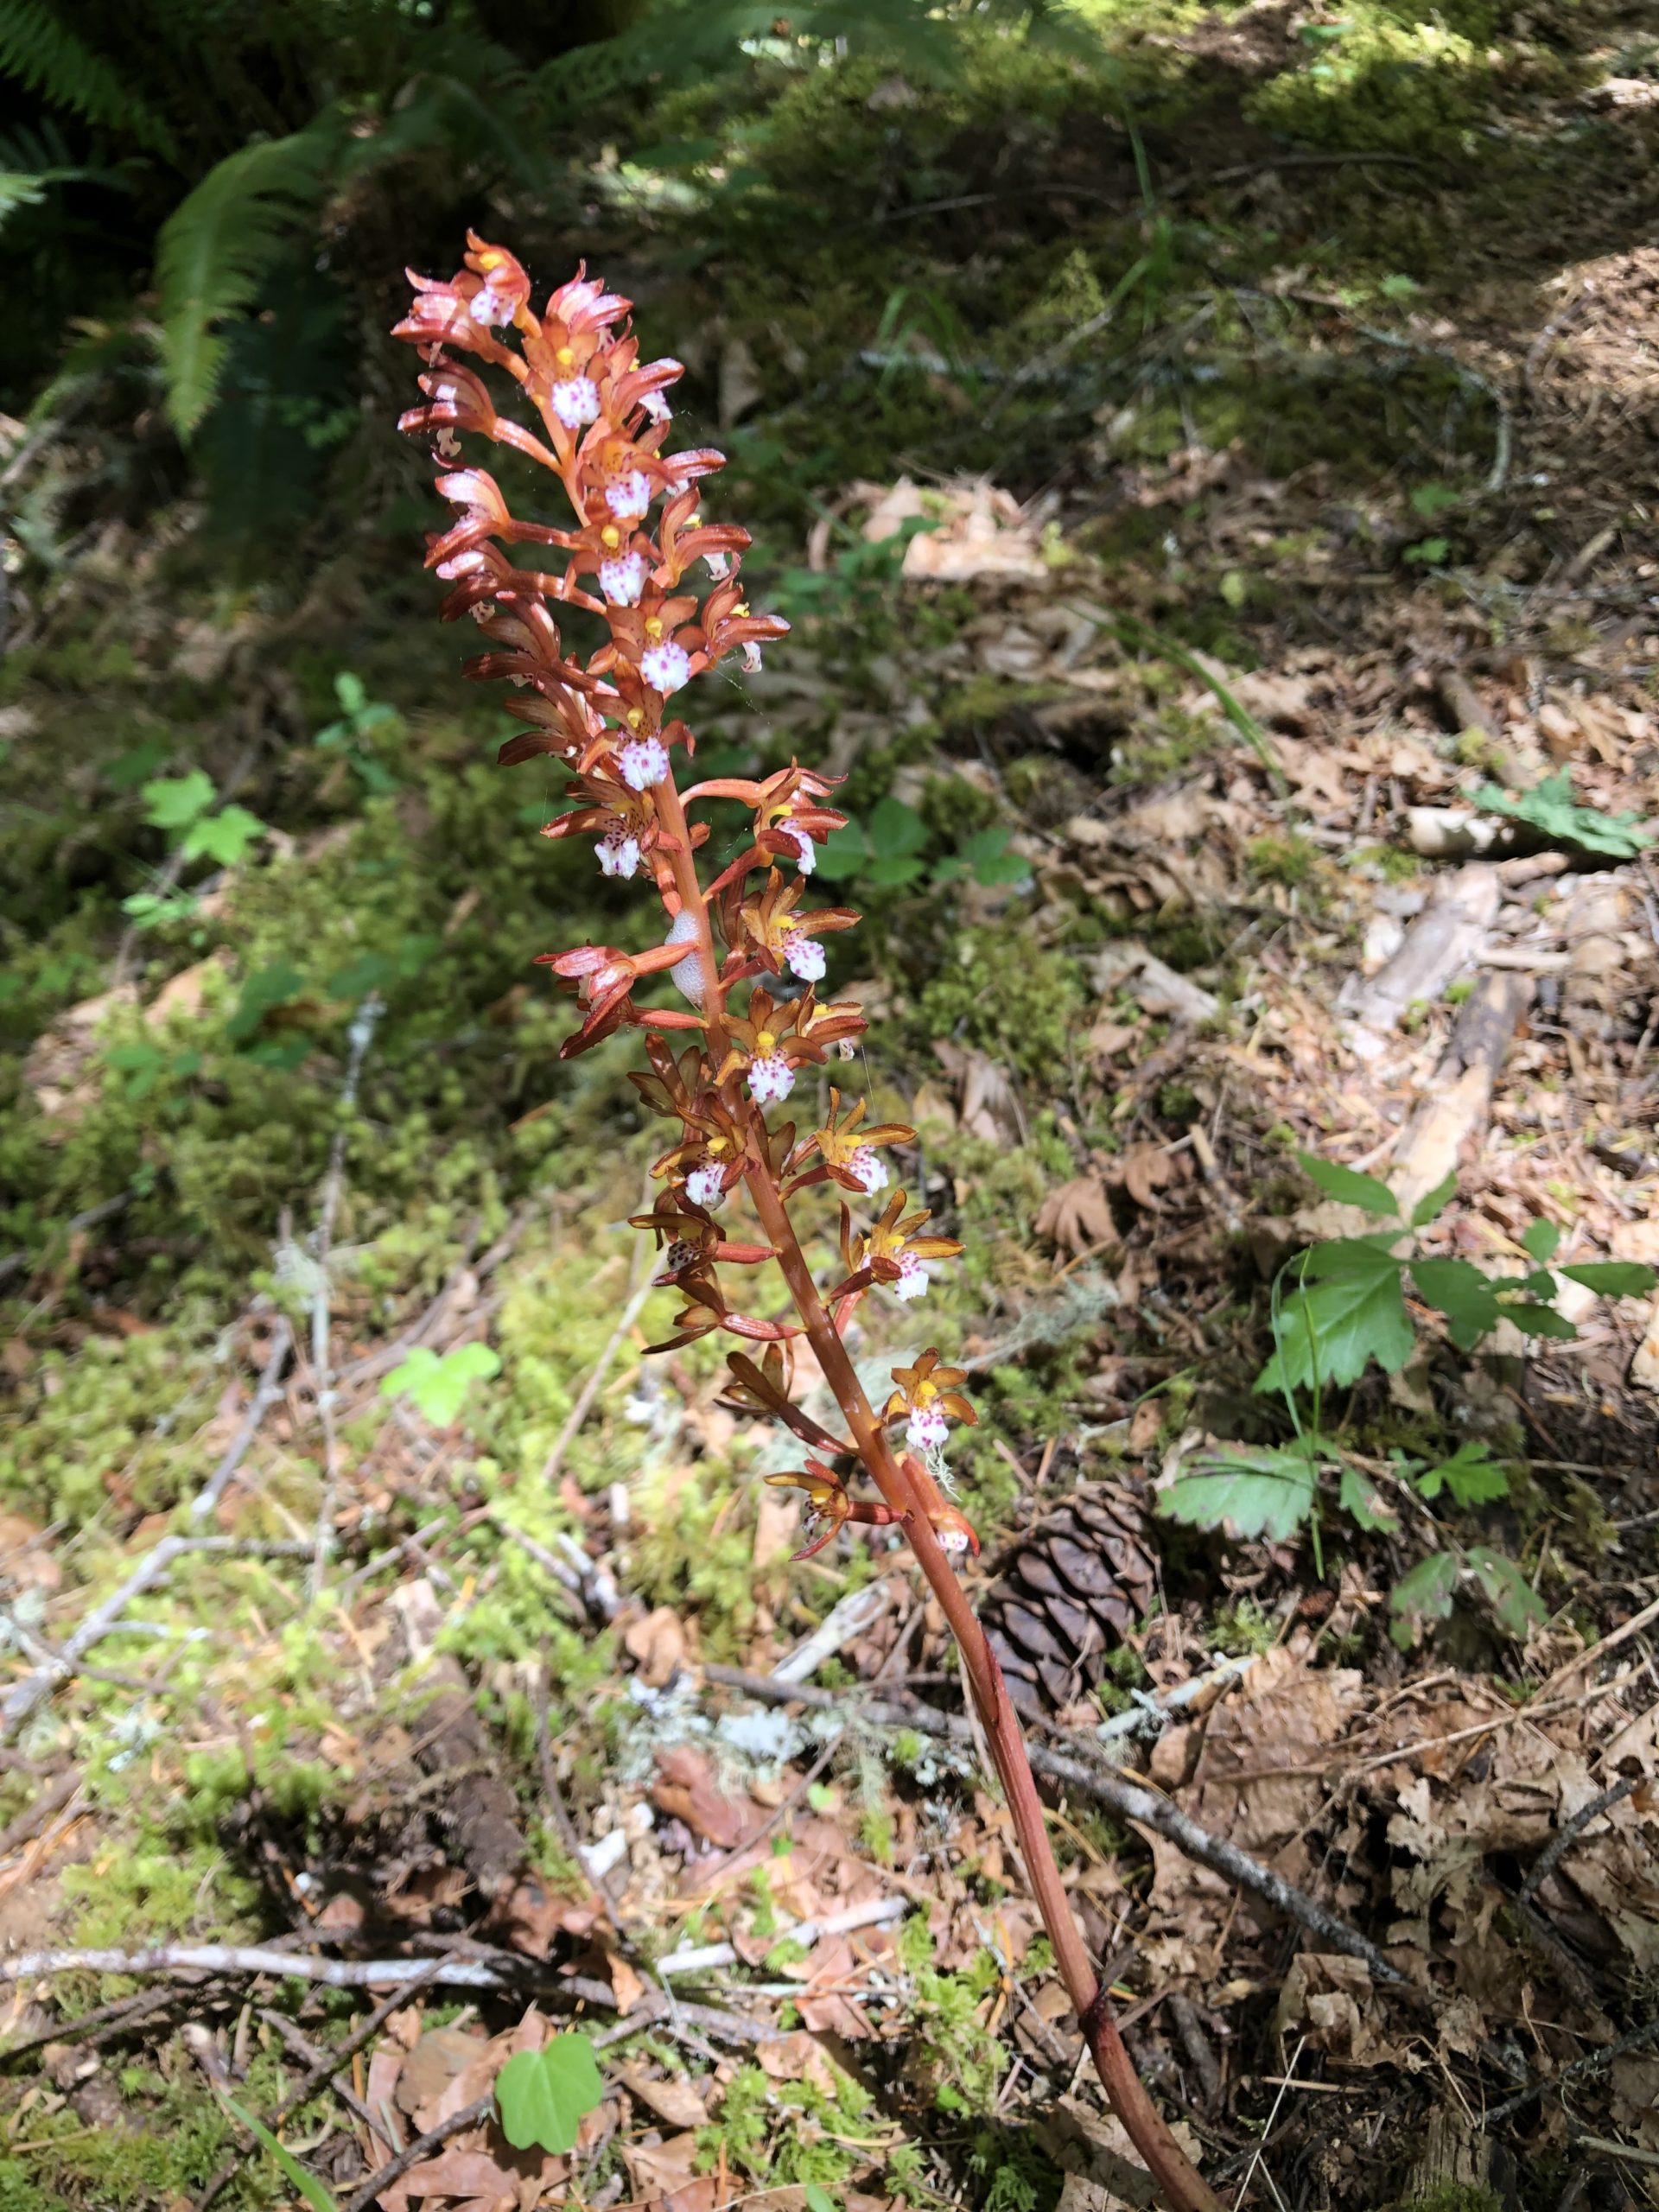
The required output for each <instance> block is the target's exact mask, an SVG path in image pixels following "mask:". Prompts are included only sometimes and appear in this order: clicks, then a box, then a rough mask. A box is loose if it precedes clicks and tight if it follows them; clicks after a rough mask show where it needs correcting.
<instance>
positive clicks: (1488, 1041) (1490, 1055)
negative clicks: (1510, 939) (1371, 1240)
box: [1389, 969, 1533, 1220]
mask: <svg viewBox="0 0 1659 2212" xmlns="http://www.w3.org/2000/svg"><path fill="white" fill-rule="evenodd" d="M1532 990H1533V979H1532V977H1531V976H1529V975H1516V974H1513V973H1511V972H1510V971H1509V970H1507V969H1487V970H1486V971H1485V972H1484V973H1483V975H1482V976H1481V978H1480V981H1479V982H1478V983H1477V984H1476V985H1475V988H1474V989H1473V990H1472V991H1471V994H1470V995H1469V997H1468V998H1467V999H1466V1000H1465V1002H1464V1004H1463V1006H1462V1007H1461V1008H1460V1010H1459V1014H1458V1019H1457V1023H1456V1026H1455V1027H1454V1028H1453V1029H1452V1038H1451V1042H1450V1043H1449V1044H1448V1045H1447V1046H1446V1051H1445V1052H1444V1053H1443V1054H1442V1056H1441V1058H1440V1065H1438V1066H1437V1067H1436V1069H1435V1071H1434V1074H1433V1079H1432V1081H1431V1082H1430V1084H1429V1087H1428V1091H1427V1096H1426V1097H1425V1098H1424V1100H1423V1102H1422V1103H1421V1105H1420V1106H1419V1107H1418V1108H1417V1109H1416V1111H1415V1112H1414V1114H1413V1116H1412V1117H1411V1119H1410V1121H1409V1122H1408V1123H1407V1124H1406V1129H1405V1134H1404V1135H1403V1136H1402V1138H1401V1140H1400V1143H1399V1145H1398V1147H1396V1149H1395V1155H1394V1159H1393V1160H1392V1162H1391V1163H1390V1166H1389V1189H1390V1190H1391V1191H1392V1192H1394V1195H1395V1200H1396V1202H1397V1204H1398V1205H1399V1208H1400V1213H1401V1217H1402V1219H1403V1220H1409V1219H1410V1218H1411V1211H1412V1209H1413V1207H1414V1205H1416V1204H1417V1202H1418V1200H1419V1199H1420V1198H1426V1197H1427V1195H1428V1193H1429V1192H1431V1191H1433V1190H1436V1189H1438V1188H1439V1186H1440V1184H1441V1183H1443V1182H1444V1181H1445V1180H1446V1177H1447V1176H1448V1175H1449V1174H1450V1173H1452V1170H1453V1169H1454V1168H1455V1167H1457V1166H1459V1162H1460V1160H1461V1157H1462V1154H1463V1152H1464V1148H1465V1146H1466V1145H1469V1144H1470V1143H1471V1141H1476V1140H1478V1138H1479V1136H1480V1134H1481V1132H1482V1131H1483V1130H1484V1128H1485V1127H1486V1122H1487V1117H1488V1116H1490V1114H1491V1110H1492V1091H1493V1089H1494V1086H1495V1085H1496V1084H1497V1074H1498V1070H1499V1069H1500V1068H1501V1067H1502V1066H1503V1062H1504V1060H1505V1059H1506V1058H1508V1056H1509V1050H1510V1045H1511V1044H1512V1043H1513V1041H1514V1039H1515V1033H1516V1027H1517V1025H1518V1024H1519V1022H1520V1020H1521V1017H1522V1014H1524V1013H1525V1012H1526V1010H1527V1008H1528V1007H1529V1006H1530V1005H1531V1003H1532Z"/></svg>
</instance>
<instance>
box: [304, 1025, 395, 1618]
mask: <svg viewBox="0 0 1659 2212" xmlns="http://www.w3.org/2000/svg"><path fill="white" fill-rule="evenodd" d="M384 1013H385V1005H384V1004H383V1002H382V1001H380V1000H379V999H378V998H377V997H376V996H375V995H374V994H373V992H371V993H370V994H369V995H368V997H367V998H365V1000H364V1001H363V1003H362V1004H361V1006H359V1007H358V1009H357V1013H356V1014H355V1015H354V1016H353V1020H352V1026H351V1028H350V1030H349V1031H348V1032H347V1033H346V1034H347V1039H348V1041H349V1045H350V1056H349V1058H347V1060H346V1080H345V1083H344V1084H342V1086H341V1088H340V1126H339V1128H337V1129H336V1130H335V1131H334V1142H333V1144H332V1145H330V1147H329V1148H328V1173H327V1177H326V1178H325V1179H324V1183H323V1191H322V1205H321V1210H320V1211H319V1213H318V1217H317V1234H316V1238H315V1244H316V1249H315V1254H314V1255H313V1258H314V1262H315V1267H316V1271H317V1274H316V1281H315V1285H314V1286H313V1288H312V1294H311V1388H312V1391H313V1393H314V1395H315V1402H316V1408H317V1419H318V1421H319V1422H320V1423H321V1427H322V1496H321V1499H320V1500H319V1502H318V1505H317V1531H316V1537H315V1543H314V1546H313V1549H312V1556H311V1596H312V1599H313V1600H314V1601H315V1599H318V1598H320V1597H321V1595H322V1585H323V1580H324V1577H325V1575H326V1574H327V1567H328V1554H329V1552H330V1550H331V1549H332V1548H333V1545H334V1500H335V1497H336V1496H337V1495H338V1492H339V1489H340V1440H339V1437H338V1435H337V1434H336V1433H335V1424H334V1377H333V1373H332V1370H331V1367H330V1361H331V1358H332V1353H331V1351H330V1345H329V1332H330V1314H329V1308H328V1255H329V1251H330V1249H331V1248H332V1246H333V1244H334V1216H335V1215H336V1214H337V1213H338V1212H339V1211H340V1193H341V1192H342V1191H343V1190H344V1188H345V1185H346V1120H347V1116H349V1115H350V1114H351V1113H352V1112H353V1110H354V1109H355V1108H356V1105H357V1086H358V1084H359V1081H360V1079H361V1077H362V1074H363V1062H364V1060H365V1058H366V1057H367V1055H368V1050H369V1047H370V1046H371V1045H372V1043H373V1042H374V1033H375V1029H376V1027H377V1026H378V1022H379V1020H380V1017H381V1015H382V1014H384Z"/></svg>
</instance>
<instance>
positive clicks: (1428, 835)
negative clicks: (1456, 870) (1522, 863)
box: [1406, 806, 1519, 861]
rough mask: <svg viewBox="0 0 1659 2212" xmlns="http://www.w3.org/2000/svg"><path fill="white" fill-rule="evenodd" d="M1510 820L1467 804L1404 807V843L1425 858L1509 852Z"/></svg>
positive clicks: (1513, 846)
mask: <svg viewBox="0 0 1659 2212" xmlns="http://www.w3.org/2000/svg"><path fill="white" fill-rule="evenodd" d="M1406 842H1407V844H1408V845H1409V846H1410V848H1411V849H1412V851H1413V852H1414V853H1416V854H1418V855H1420V856H1421V858H1422V859H1424V860H1426V861H1454V860H1462V859H1463V858H1465V855H1468V854H1471V853H1513V852H1514V851H1515V849H1516V844H1517V842H1519V840H1518V839H1517V838H1516V825H1515V823H1513V822H1512V821H1510V820H1508V819H1506V818H1505V817H1503V816H1502V815H1497V814H1477V813H1476V812H1475V811H1474V810H1473V808H1472V807H1467V806H1408V808H1407V809H1406Z"/></svg>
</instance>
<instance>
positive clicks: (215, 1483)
mask: <svg viewBox="0 0 1659 2212" xmlns="http://www.w3.org/2000/svg"><path fill="white" fill-rule="evenodd" d="M293 1349H294V1332H293V1329H292V1328H291V1327H290V1326H289V1319H288V1316H287V1314H286V1313H279V1314H278V1315H277V1322H276V1326H275V1327H274V1329H273V1330H272V1332H271V1338H270V1351H268V1352H267V1353H266V1354H265V1363H264V1368H263V1369H262V1370H261V1371H260V1376H259V1387H258V1389H257V1390H256V1391H255V1392H254V1394H253V1402H252V1403H251V1405H250V1406H249V1408H248V1410H247V1411H246V1413H245V1414H243V1416H242V1423H241V1426H240V1427H239V1428H238V1430H237V1432H236V1434H235V1435H234V1436H233V1437H232V1439H231V1440H230V1442H229V1443H228V1444H227V1445H226V1447H225V1456H224V1458H223V1459H221V1460H220V1461H219V1465H217V1466H216V1467H215V1468H214V1469H213V1473H212V1474H211V1475H210V1476H209V1477H208V1478H207V1482H206V1483H205V1484H204V1485H203V1486H202V1488H201V1489H200V1491H197V1493H196V1495H195V1497H193V1498H192V1499H191V1501H190V1518H191V1519H192V1520H193V1521H205V1520H206V1519H207V1516H208V1515H209V1514H210V1513H211V1512H212V1511H213V1508H214V1507H215V1506H216V1505H217V1504H218V1503H219V1499H220V1498H221V1497H223V1496H224V1495H225V1492H226V1490H227V1489H228V1487H229V1486H230V1483H231V1480H232V1477H233V1476H234V1475H235V1473H236V1471H237V1469H238V1467H239V1466H240V1465H242V1462H243V1460H244V1459H246V1458H247V1456H248V1452H249V1448H250V1446H251V1445H252V1443H253V1440H254V1438H255V1437H256V1436H257V1434H258V1433H259V1424H260V1423H261V1421H264V1417H265V1415H266V1414H268V1413H269V1412H270V1409H271V1408H272V1407H273V1406H274V1405H275V1404H276V1403H277V1400H278V1399H279V1398H280V1397H281V1396H282V1395H283V1369H284V1368H285V1367H286V1366H287V1365H288V1356H289V1352H291V1351H293Z"/></svg>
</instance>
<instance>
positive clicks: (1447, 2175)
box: [1400, 2107, 1513, 2204]
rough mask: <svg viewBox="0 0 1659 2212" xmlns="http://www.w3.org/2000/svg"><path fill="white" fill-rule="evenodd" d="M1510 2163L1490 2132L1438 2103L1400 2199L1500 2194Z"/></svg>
mask: <svg viewBox="0 0 1659 2212" xmlns="http://www.w3.org/2000/svg"><path fill="white" fill-rule="evenodd" d="M1511 2168H1512V2161H1511V2160H1510V2158H1509V2157H1508V2156H1507V2154H1506V2153H1505V2152H1503V2150H1502V2148H1501V2147H1500V2146H1499V2145H1497V2144H1496V2143H1494V2142H1493V2140H1492V2139H1491V2136H1489V2135H1484V2134H1483V2133H1480V2131H1479V2130H1478V2129H1477V2128H1475V2127H1472V2126H1471V2125H1470V2124H1469V2122H1468V2121H1467V2120H1465V2118H1464V2117H1463V2114H1462V2113H1459V2112H1452V2111H1449V2110H1447V2109H1446V2107H1441V2108H1440V2110H1439V2111H1437V2112H1432V2113H1430V2114H1429V2116H1428V2126H1427V2130H1426V2131H1425V2133H1424V2136H1423V2147H1422V2150H1421V2152H1420V2153H1419V2154H1418V2156H1417V2158H1416V2160H1415V2161H1414V2164H1413V2165H1412V2168H1411V2171H1410V2172H1409V2173H1408V2176H1407V2177H1406V2183H1405V2186H1404V2188H1403V2189H1402V2190H1401V2192H1400V2201H1401V2202H1402V2203H1403V2204H1421V2203H1427V2202H1442V2201H1444V2202H1452V2201H1455V2200H1457V2199H1459V2198H1460V2197H1461V2196H1464V2195H1465V2194H1469V2193H1471V2192H1477V2191H1479V2190H1490V2191H1491V2194H1492V2195H1493V2196H1497V2197H1498V2198H1499V2199H1503V2198H1505V2197H1507V2196H1508V2194H1509V2184H1510V2182H1511V2180H1512V2179H1513V2173H1512V2171H1511ZM1474 2201H1476V2200H1475V2198H1474V2196H1472V2195H1471V2202H1474Z"/></svg>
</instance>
